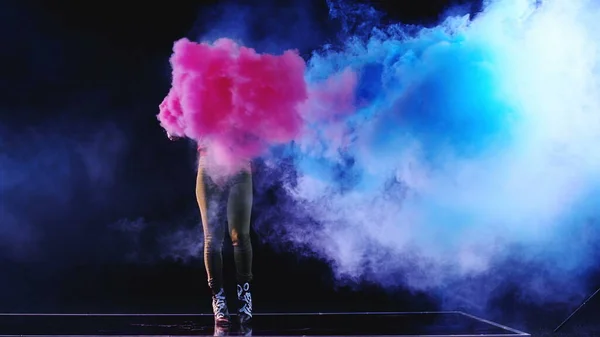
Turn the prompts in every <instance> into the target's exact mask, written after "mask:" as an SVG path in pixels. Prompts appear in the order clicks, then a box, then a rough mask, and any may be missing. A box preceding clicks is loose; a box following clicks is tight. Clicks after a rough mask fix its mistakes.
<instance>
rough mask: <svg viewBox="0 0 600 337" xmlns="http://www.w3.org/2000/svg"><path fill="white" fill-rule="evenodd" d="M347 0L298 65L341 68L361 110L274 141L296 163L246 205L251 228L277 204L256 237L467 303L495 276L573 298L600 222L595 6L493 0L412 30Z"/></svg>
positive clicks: (549, 297) (353, 272) (542, 296)
mask: <svg viewBox="0 0 600 337" xmlns="http://www.w3.org/2000/svg"><path fill="white" fill-rule="evenodd" d="M356 6H358V7H356ZM356 6H355V5H351V4H350V5H349V4H347V3H342V2H330V14H331V15H332V16H334V17H336V18H338V19H341V20H342V21H344V22H345V23H346V24H345V25H343V27H344V28H345V29H346V30H345V31H344V34H342V37H343V38H344V39H343V43H342V45H341V46H327V48H324V49H322V50H320V51H317V52H315V53H314V54H313V56H312V57H311V58H310V60H309V70H308V73H307V78H308V79H309V80H310V81H319V80H322V79H325V78H328V77H330V76H332V75H334V74H336V73H338V72H339V71H341V70H342V69H345V68H347V67H350V68H351V69H353V70H354V71H355V72H357V73H358V75H359V84H358V87H357V88H356V105H357V106H358V109H357V111H356V112H355V113H354V114H352V115H350V116H349V117H347V118H345V119H343V120H341V121H339V120H338V121H327V122H321V124H319V125H318V127H319V128H320V129H321V130H332V131H335V130H344V133H343V136H340V137H338V138H332V137H331V136H321V138H317V139H314V138H306V139H304V140H303V141H302V142H300V143H299V144H294V145H293V146H290V147H289V148H287V149H286V150H284V151H283V152H282V153H283V155H285V156H287V158H288V159H290V160H291V161H292V162H293V163H294V164H293V165H294V167H296V168H297V169H298V170H299V171H298V174H297V176H294V177H291V178H290V179H283V181H284V186H285V188H284V190H285V192H282V191H279V192H278V193H282V194H286V195H291V196H292V197H293V200H294V201H293V202H291V201H288V200H286V201H285V205H280V206H278V207H277V208H276V209H275V210H273V211H272V212H268V211H257V212H259V213H263V212H264V213H265V214H259V216H257V217H256V225H257V227H258V228H259V230H260V228H262V227H261V226H265V225H264V223H265V222H269V223H272V222H273V219H272V217H273V216H274V215H273V214H275V213H277V212H284V211H285V212H286V213H287V214H288V215H287V218H286V219H285V220H281V221H282V224H281V227H282V229H280V230H275V231H273V230H272V229H271V232H269V233H270V234H271V235H269V236H268V239H267V240H278V241H284V242H288V243H292V244H295V245H296V246H297V247H301V248H302V249H303V250H308V251H310V252H311V254H316V255H318V256H320V257H322V258H323V259H324V260H326V261H329V262H330V263H331V265H332V268H333V269H334V271H335V275H336V277H337V278H338V280H339V281H340V282H350V283H357V282H361V281H365V280H367V281H370V282H376V283H378V284H380V285H382V286H386V287H396V286H403V287H409V288H411V289H413V290H415V291H428V292H433V293H435V292H440V293H443V294H445V295H449V294H450V293H451V292H454V293H456V298H458V297H459V296H462V297H467V298H469V299H470V300H471V301H473V302H476V303H473V305H474V306H479V307H486V306H488V305H489V301H490V300H491V299H492V298H493V297H494V296H495V294H496V293H495V291H497V290H498V289H500V288H502V287H503V286H505V285H507V284H515V285H516V287H517V288H518V289H520V293H521V297H522V299H523V300H525V301H528V302H532V303H549V302H568V303H573V301H576V300H577V299H580V298H581V296H583V294H584V292H585V291H586V286H587V284H586V283H585V282H586V278H585V277H583V276H584V275H585V274H586V273H587V272H589V271H590V270H591V269H593V268H594V267H595V258H597V254H596V253H595V252H596V251H597V249H598V239H597V238H598V236H597V235H596V234H597V233H598V227H599V226H600V225H599V224H598V221H597V216H598V215H599V214H598V213H599V212H598V209H597V205H596V203H595V202H594V200H597V199H595V198H594V197H595V196H597V194H598V192H599V191H600V189H599V187H600V185H599V182H600V170H599V169H600V152H598V151H597V148H598V145H600V136H599V135H600V114H599V113H598V111H600V110H599V108H600V99H599V97H600V86H599V82H598V79H600V76H599V74H598V69H599V68H598V66H599V61H600V54H598V51H599V50H598V48H599V47H600V45H599V43H598V41H597V38H596V36H595V32H596V31H597V28H598V24H597V22H600V21H599V19H600V11H599V10H600V7H599V6H598V5H597V4H596V3H595V2H593V1H587V0H554V1H546V2H544V3H542V4H540V3H538V2H535V1H528V0H498V1H492V2H488V3H487V4H486V6H485V7H484V9H483V10H482V12H481V13H478V15H477V16H476V17H470V16H469V15H464V16H451V17H447V18H445V19H444V21H443V22H441V23H440V24H439V25H438V26H435V27H429V28H419V27H414V26H411V27H408V26H404V25H402V24H392V25H385V24H383V23H381V21H380V14H379V13H377V12H376V11H374V10H372V9H368V10H365V8H366V7H361V6H360V5H356ZM359 15H360V16H359ZM360 22H366V23H367V24H366V25H360V24H357V23H360ZM355 28H356V29H355ZM353 29H355V30H353ZM322 134H323V135H328V134H330V133H327V132H323V133H322ZM342 140H343V141H342ZM340 144H343V145H340ZM273 170H283V169H282V168H277V169H275V168H273ZM258 180H259V181H258V182H257V185H258V186H263V185H264V186H267V185H269V183H268V182H266V181H263V182H262V185H261V181H260V179H258ZM271 184H273V182H272V180H271ZM264 186H263V187H264ZM259 188H262V187H259ZM259 188H257V189H259ZM282 199H283V197H282ZM257 200H258V206H259V207H260V205H261V202H264V199H261V197H260V196H259V197H258V198H257ZM267 213H268V215H267ZM278 219H279V218H278ZM269 233H268V232H267V231H266V230H265V231H264V234H265V235H268V234H269ZM274 233H275V234H274ZM447 300H448V302H447V303H446V305H448V306H453V305H456V301H454V300H453V299H452V298H449V299H447Z"/></svg>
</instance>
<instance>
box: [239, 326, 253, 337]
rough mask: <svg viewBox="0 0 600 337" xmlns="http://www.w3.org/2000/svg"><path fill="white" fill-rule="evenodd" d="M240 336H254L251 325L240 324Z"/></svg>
mask: <svg viewBox="0 0 600 337" xmlns="http://www.w3.org/2000/svg"><path fill="white" fill-rule="evenodd" d="M240 336H252V326H251V325H250V324H240Z"/></svg>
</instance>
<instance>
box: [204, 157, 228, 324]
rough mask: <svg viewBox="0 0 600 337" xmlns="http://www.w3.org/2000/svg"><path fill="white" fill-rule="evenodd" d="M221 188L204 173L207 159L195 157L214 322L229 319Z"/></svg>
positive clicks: (205, 264) (205, 260) (225, 321)
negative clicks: (225, 281)
mask: <svg viewBox="0 0 600 337" xmlns="http://www.w3.org/2000/svg"><path fill="white" fill-rule="evenodd" d="M222 193H223V192H222V191H221V189H220V188H219V187H218V186H217V185H216V184H215V183H214V182H213V181H212V180H211V178H210V177H209V176H208V175H207V173H206V159H205V157H202V156H201V157H200V159H199V160H198V175H197V177H196V199H197V201H198V207H199V208H200V216H201V219H202V227H203V230H204V266H205V268H206V274H207V277H208V286H209V287H210V289H211V291H212V293H213V312H214V314H215V319H216V320H217V323H227V322H228V321H229V310H228V309H227V303H226V301H225V293H224V291H223V256H222V249H223V239H224V237H225V226H224V224H223V221H220V219H219V218H218V216H219V213H220V212H219V207H220V201H221V200H220V199H221V195H222Z"/></svg>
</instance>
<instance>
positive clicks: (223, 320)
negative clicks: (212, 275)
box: [212, 289, 229, 325]
mask: <svg viewBox="0 0 600 337" xmlns="http://www.w3.org/2000/svg"><path fill="white" fill-rule="evenodd" d="M212 307H213V313H214V314H215V324H216V325H228V324H229V309H227V301H226V299H225V291H224V290H223V289H221V290H219V292H218V293H216V294H214V295H213V297H212Z"/></svg>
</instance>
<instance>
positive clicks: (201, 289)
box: [0, 0, 590, 326]
mask: <svg viewBox="0 0 600 337" xmlns="http://www.w3.org/2000/svg"><path fill="white" fill-rule="evenodd" d="M169 3H171V4H169ZM261 3H262V5H261V6H262V7H261V8H274V7H277V6H279V8H286V6H291V5H288V4H289V2H280V3H279V5H276V4H275V1H271V2H261ZM295 3H296V4H298V3H299V2H298V1H296V2H295ZM415 3H416V2H412V1H401V2H394V3H393V4H392V2H391V1H388V2H385V1H376V2H374V4H375V6H378V7H379V8H381V9H384V10H386V11H387V12H388V14H389V16H390V19H393V20H398V19H400V20H403V21H404V22H415V23H425V24H427V23H430V22H434V21H435V20H436V18H437V17H438V15H440V13H441V12H442V11H443V9H444V8H446V7H447V5H448V2H447V1H441V0H439V1H433V0H431V1H422V2H419V4H420V5H419V6H417V5H415ZM215 6H217V7H215ZM237 6H238V7H237V8H247V6H253V3H252V2H251V1H245V2H243V1H238V2H237ZM240 6H241V7H240ZM244 6H246V7H244ZM269 6H270V7H269ZM303 7H304V8H308V9H306V12H305V15H309V16H310V22H311V25H312V26H311V27H312V28H311V29H312V31H313V33H314V34H311V35H310V36H309V37H307V38H305V39H302V43H300V45H294V44H295V43H296V42H297V41H299V40H298V39H295V38H293V37H292V36H291V34H294V29H277V30H275V31H276V33H277V34H276V36H275V38H277V39H279V40H280V41H284V42H283V44H284V45H285V41H289V42H288V44H289V45H287V46H285V47H289V48H300V51H301V53H302V54H303V55H307V54H308V53H310V51H311V50H312V49H314V48H316V47H318V46H320V45H322V44H323V43H325V42H328V41H331V40H332V39H333V38H334V32H335V31H336V29H337V26H336V23H335V22H328V21H327V20H326V18H327V7H326V5H325V3H324V1H313V0H309V1H306V2H305V3H304V6H303ZM477 7H478V4H477V3H475V4H472V9H474V10H475V9H477ZM228 8H231V7H226V6H223V5H222V2H221V3H220V4H219V3H218V1H212V2H200V1H176V2H167V1H157V2H144V3H142V2H140V4H136V3H134V2H131V3H126V2H123V1H120V2H116V1H115V2H111V1H87V2H79V1H52V2H49V1H3V2H1V3H0V15H2V17H1V20H0V25H1V32H0V39H1V41H2V46H3V47H2V48H3V52H2V65H3V70H2V73H3V75H2V76H1V77H0V81H1V82H0V83H1V84H2V88H3V90H1V91H0V95H2V98H1V102H2V105H1V106H0V109H1V110H0V112H1V116H2V118H1V121H0V132H1V136H2V138H0V140H1V141H0V149H1V151H0V154H1V155H3V157H2V162H1V164H2V165H3V171H0V172H2V173H3V176H1V177H0V179H2V180H0V187H1V188H2V189H1V190H0V192H2V195H0V198H1V199H0V200H1V201H2V204H1V205H2V208H1V209H0V211H2V212H3V213H0V215H1V216H3V217H4V218H3V219H2V225H1V226H0V270H1V273H0V311H2V312H106V313H111V312H208V311H209V310H210V303H209V301H208V300H207V299H208V290H207V289H206V285H205V284H206V283H205V274H204V270H203V268H202V261H201V260H200V259H199V258H186V259H181V258H179V257H181V252H173V251H167V250H165V249H164V242H162V241H161V240H160V239H159V238H161V237H164V234H165V233H167V232H171V231H173V228H174V227H175V226H180V227H181V228H179V229H178V230H181V231H182V232H181V233H184V234H185V233H188V234H187V235H190V233H191V234H197V235H200V232H198V231H197V230H194V228H195V227H194V226H197V223H198V221H199V219H198V215H197V210H196V205H195V199H194V195H193V187H192V186H193V185H192V184H193V181H194V178H195V172H194V160H195V158H194V149H193V146H191V145H190V144H188V143H186V142H178V143H172V142H169V141H168V140H167V139H166V137H164V133H163V131H162V130H161V129H160V127H159V125H158V123H157V121H156V120H155V118H154V115H155V114H156V113H157V106H158V104H159V103H160V101H161V100H162V98H163V97H164V95H165V93H166V92H167V90H168V88H169V76H170V74H169V71H170V70H169V67H168V57H169V55H170V52H171V46H172V42H173V41H174V40H176V39H178V38H180V37H183V36H188V37H190V38H194V37H195V36H198V35H201V34H203V33H205V32H209V31H210V30H211V29H212V28H213V27H212V24H211V22H213V21H211V20H214V19H215V17H218V15H222V14H223V11H227V10H229V9H228ZM257 15H258V14H257ZM254 19H255V21H256V22H254V21H253V22H254V23H253V24H254V25H255V26H256V27H254V28H255V29H256V30H255V31H254V33H253V34H255V35H256V38H257V40H260V39H266V35H267V34H268V32H269V31H271V32H273V30H269V29H266V28H265V27H267V28H268V26H265V25H266V24H265V23H262V24H261V22H260V19H261V18H259V17H256V18H254ZM292 40H293V41H292ZM82 154H83V155H82ZM269 193H271V195H267V196H266V197H265V199H263V203H264V204H263V206H264V207H268V203H269V202H272V203H274V202H276V201H277V197H278V194H277V190H276V188H275V187H274V188H273V190H272V191H270V192H269ZM9 211H10V212H9ZM11 212H12V213H11ZM254 242H255V246H256V248H255V256H256V258H255V261H256V262H255V268H254V272H255V275H256V288H255V295H254V296H255V298H256V299H260V301H258V302H257V303H255V306H256V310H257V311H263V312H264V311H270V312H277V311H332V310H368V311H382V310H398V311H415V310H418V311H420V310H436V308H437V302H436V299H435V298H433V297H432V296H429V295H427V294H415V293H408V292H406V291H404V290H402V289H388V290H382V289H379V288H377V287H376V286H374V285H369V284H363V285H362V286H361V287H360V288H359V289H352V288H350V287H341V286H334V284H333V282H332V281H331V274H330V273H331V272H330V270H329V268H328V267H327V265H326V264H325V263H323V262H321V261H319V260H317V259H314V258H310V257H303V256H299V254H298V252H297V251H286V249H285V247H282V246H279V247H274V246H273V245H270V244H269V243H268V242H263V241H262V240H261V239H260V238H258V237H256V236H255V237H254ZM192 246H193V245H192ZM226 246H227V245H226ZM197 248H198V247H188V249H191V250H194V249H196V250H197ZM225 253H226V263H227V264H228V267H229V268H227V272H228V273H230V274H231V271H232V270H233V268H232V267H233V265H232V260H231V256H230V253H231V251H230V250H227V249H226V251H225ZM188 255H189V254H188ZM186 256H187V255H186ZM229 279H232V278H229ZM228 286H229V287H232V286H233V285H232V284H229V285H228ZM498 305H499V307H503V306H504V307H506V309H507V310H506V312H509V313H510V314H502V315H497V316H499V317H496V318H500V319H503V320H504V321H505V322H506V323H509V322H507V321H511V320H514V321H517V322H519V325H522V321H520V319H521V318H523V317H525V318H531V317H538V318H540V317H544V319H542V321H540V322H536V323H535V324H536V325H545V326H550V325H552V324H554V323H557V321H556V320H558V319H559V318H560V317H561V316H560V315H562V314H564V310H558V311H559V312H560V313H559V314H556V315H555V316H552V315H550V313H548V312H547V310H548V308H523V309H522V310H519V309H518V308H519V306H518V301H517V300H516V299H515V297H514V296H513V297H511V295H510V294H508V295H507V296H506V298H503V299H500V300H499V303H498ZM588 311H590V310H589V309H588ZM500 312H502V310H501V311H500ZM540 312H545V313H547V314H548V315H547V316H540V315H539V313H540Z"/></svg>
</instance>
